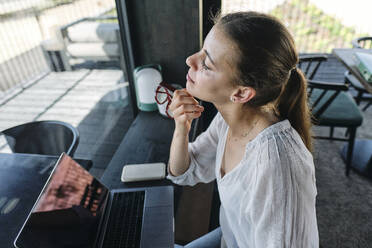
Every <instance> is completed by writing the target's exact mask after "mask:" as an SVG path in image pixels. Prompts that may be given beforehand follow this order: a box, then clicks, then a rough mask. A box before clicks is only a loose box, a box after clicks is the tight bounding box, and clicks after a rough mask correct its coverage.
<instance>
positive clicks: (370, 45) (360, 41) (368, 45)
mask: <svg viewBox="0 0 372 248" xmlns="http://www.w3.org/2000/svg"><path fill="white" fill-rule="evenodd" d="M351 44H353V47H354V48H364V49H372V37H359V38H356V39H354V40H352V41H351Z"/></svg>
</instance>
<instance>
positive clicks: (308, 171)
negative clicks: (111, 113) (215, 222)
mask: <svg viewBox="0 0 372 248" xmlns="http://www.w3.org/2000/svg"><path fill="white" fill-rule="evenodd" d="M228 128H229V127H228V125H227V124H226V122H225V120H224V119H223V118H222V116H221V114H220V113H217V115H216V116H215V117H214V119H213V121H212V122H211V124H210V126H209V127H208V129H207V130H206V131H205V132H203V133H202V134H200V135H199V136H198V137H197V139H196V140H195V141H194V142H193V143H189V146H188V150H189V155H190V160H191V163H190V167H189V169H188V170H187V171H186V172H185V173H184V174H183V175H180V176H178V177H173V176H172V175H170V174H169V173H168V176H167V178H168V179H170V180H172V181H173V182H174V183H176V184H180V185H191V186H192V185H195V184H197V183H199V182H203V183H208V182H211V181H212V180H214V179H217V185H218V191H219V195H220V200H221V208H220V226H221V230H222V234H223V238H224V240H225V242H226V244H227V246H228V247H229V248H233V247H241V248H249V247H257V248H261V247H262V248H271V247H272V248H274V247H275V248H277V247H294V248H299V247H301V248H307V247H319V236H318V227H317V221H316V211H315V198H316V195H317V190H316V185H315V171H314V163H313V157H312V155H311V153H310V152H309V151H308V150H307V149H306V147H305V145H304V143H303V142H302V139H301V137H300V136H299V134H298V133H297V132H296V130H295V129H294V128H293V127H292V126H291V125H290V123H289V121H288V120H284V121H281V122H278V123H275V124H274V125H271V126H269V127H267V128H266V129H264V130H263V131H262V132H260V133H259V134H258V135H257V136H256V138H254V139H253V140H252V141H250V142H249V143H248V144H247V145H246V148H245V154H244V157H243V159H242V160H241V161H240V163H239V164H238V165H237V166H236V167H235V168H234V169H232V170H231V171H230V172H228V173H226V174H225V176H224V177H223V178H221V175H220V167H221V161H222V156H223V152H224V150H225V143H226V137H227V131H228ZM168 172H169V168H168Z"/></svg>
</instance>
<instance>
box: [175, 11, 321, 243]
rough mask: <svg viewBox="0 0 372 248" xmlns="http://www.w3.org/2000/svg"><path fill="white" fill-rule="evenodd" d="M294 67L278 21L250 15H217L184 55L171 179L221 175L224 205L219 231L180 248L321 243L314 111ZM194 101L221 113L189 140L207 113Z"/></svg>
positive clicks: (186, 181)
mask: <svg viewBox="0 0 372 248" xmlns="http://www.w3.org/2000/svg"><path fill="white" fill-rule="evenodd" d="M297 62H298V55H297V52H296V49H295V46H294V41H293V38H292V37H291V35H290V33H289V32H288V30H287V29H286V28H285V27H284V25H283V24H282V23H280V21H278V20H277V19H276V18H274V17H272V16H269V15H265V14H261V13H256V12H238V13H233V14H228V15H226V16H224V17H222V18H220V19H219V20H217V22H216V24H215V25H214V27H213V28H212V30H211V31H210V32H209V34H208V36H207V37H206V39H205V43H204V46H203V49H202V50H201V51H199V52H197V53H195V54H193V55H192V56H190V57H188V58H187V60H186V63H187V65H188V66H189V67H190V69H189V71H188V74H187V83H186V89H182V90H177V91H176V92H175V93H174V96H173V100H172V103H171V105H170V110H171V111H172V112H173V115H174V120H175V124H176V125H175V130H174V135H173V140H172V145H171V150H170V158H169V165H168V172H169V173H168V178H169V179H170V180H172V181H173V182H174V183H177V184H180V185H195V184H196V183H199V182H203V183H208V182H211V181H212V180H214V179H217V185H218V189H219V194H220V199H221V208H220V229H217V230H215V231H213V232H212V233H210V234H207V235H206V236H205V237H202V238H201V239H200V240H197V241H195V242H196V244H195V242H192V244H193V245H194V246H192V245H191V244H189V245H188V246H186V247H215V246H214V245H213V244H212V243H213V242H216V241H217V243H218V245H219V242H220V240H222V242H221V243H222V244H226V245H227V247H229V248H230V247H241V248H246V247H263V248H267V247H296V248H305V247H318V246H319V244H318V243H319V239H318V229H317V221H316V211H315V198H316V194H317V191H316V185H315V175H314V164H313V158H312V155H311V153H310V151H311V134H310V128H311V124H310V113H309V109H308V106H307V95H306V80H305V78H304V76H303V74H302V72H301V71H300V70H299V69H297V68H296V64H297ZM194 97H196V98H199V99H201V100H203V101H208V102H211V103H213V104H214V106H215V107H216V108H217V110H218V113H217V115H216V116H215V117H214V119H213V121H212V122H211V124H210V126H209V127H208V129H207V130H206V131H205V132H204V133H202V134H201V135H199V137H198V138H197V139H196V140H195V142H193V143H189V140H188V133H189V131H190V127H191V122H192V120H193V119H195V118H198V117H200V116H201V114H202V112H203V107H202V106H199V105H198V102H197V101H196V100H195V98H194ZM221 235H222V239H221V237H220V236H221ZM203 243H204V246H203ZM207 244H208V245H209V246H208V245H207Z"/></svg>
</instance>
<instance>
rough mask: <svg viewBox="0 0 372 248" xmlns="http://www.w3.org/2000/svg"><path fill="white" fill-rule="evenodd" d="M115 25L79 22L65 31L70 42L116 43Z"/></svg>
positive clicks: (117, 26) (116, 25)
mask: <svg viewBox="0 0 372 248" xmlns="http://www.w3.org/2000/svg"><path fill="white" fill-rule="evenodd" d="M118 30H119V24H117V23H100V22H81V23H78V24H76V25H73V26H71V27H69V28H68V29H67V32H68V38H69V39H70V41H71V42H78V43H81V42H105V43H110V42H112V43H116V42H117V37H116V33H117V31H118Z"/></svg>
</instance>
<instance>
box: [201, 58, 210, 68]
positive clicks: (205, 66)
mask: <svg viewBox="0 0 372 248" xmlns="http://www.w3.org/2000/svg"><path fill="white" fill-rule="evenodd" d="M202 68H203V69H204V70H210V68H209V67H208V66H207V65H206V64H205V59H203V61H202Z"/></svg>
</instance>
